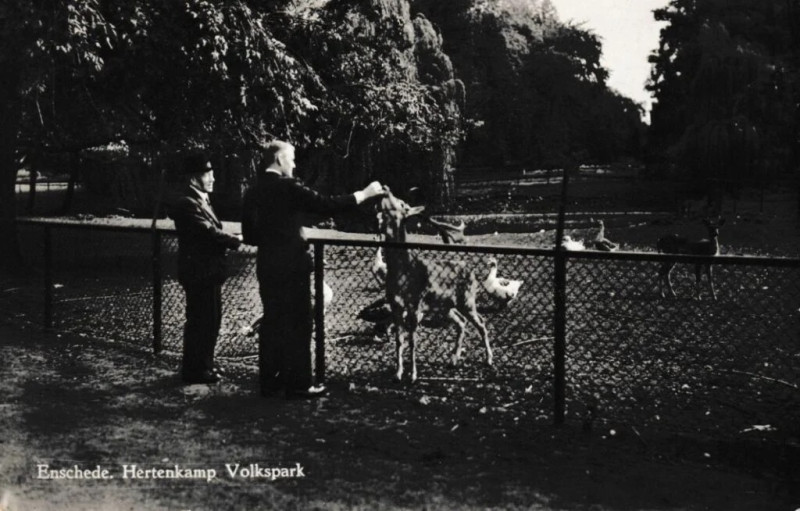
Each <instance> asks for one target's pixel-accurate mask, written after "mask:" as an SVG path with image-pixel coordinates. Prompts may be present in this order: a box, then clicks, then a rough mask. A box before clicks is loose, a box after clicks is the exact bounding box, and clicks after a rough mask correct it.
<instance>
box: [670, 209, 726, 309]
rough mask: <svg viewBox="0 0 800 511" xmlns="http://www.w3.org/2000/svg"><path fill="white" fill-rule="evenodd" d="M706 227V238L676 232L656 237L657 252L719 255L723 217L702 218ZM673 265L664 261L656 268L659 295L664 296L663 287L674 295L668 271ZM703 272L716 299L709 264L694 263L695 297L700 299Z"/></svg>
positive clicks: (672, 262)
mask: <svg viewBox="0 0 800 511" xmlns="http://www.w3.org/2000/svg"><path fill="white" fill-rule="evenodd" d="M703 223H704V224H705V226H706V228H707V229H708V238H703V239H700V240H690V239H688V238H686V237H684V236H679V235H677V234H670V235H667V236H664V237H661V238H659V239H658V242H657V243H656V248H657V249H658V251H659V252H661V253H664V254H685V255H696V256H716V255H719V228H720V227H722V225H723V224H725V219H724V218H720V219H718V220H717V221H712V220H710V219H705V220H703ZM674 267H675V262H674V261H666V262H663V263H661V267H660V268H659V269H658V280H659V284H660V286H661V297H662V298H666V293H665V289H669V293H670V295H671V296H672V297H673V298H674V297H675V290H673V289H672V280H671V279H670V273H672V269H673V268H674ZM703 273H705V274H706V277H707V278H708V286H709V287H710V288H711V296H712V298H713V299H714V300H716V299H717V292H716V291H715V290H714V281H713V280H712V279H711V265H710V264H695V267H694V276H695V298H696V299H698V300H699V299H700V280H701V277H702V274H703Z"/></svg>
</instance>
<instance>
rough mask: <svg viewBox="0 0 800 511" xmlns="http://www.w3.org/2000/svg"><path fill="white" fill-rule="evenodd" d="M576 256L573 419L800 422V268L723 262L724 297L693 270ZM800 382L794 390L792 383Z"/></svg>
mask: <svg viewBox="0 0 800 511" xmlns="http://www.w3.org/2000/svg"><path fill="white" fill-rule="evenodd" d="M660 264H661V263H658V262H644V261H608V260H580V259H579V260H572V261H570V263H569V264H568V274H567V279H568V280H567V300H568V301H567V367H566V374H567V382H568V383H567V390H568V392H567V414H568V418H570V419H573V420H581V421H583V422H584V423H585V424H586V425H587V426H590V425H591V423H592V422H593V421H597V420H604V419H611V420H630V421H632V422H633V423H635V424H639V425H643V426H645V427H646V426H653V427H658V428H659V429H672V430H683V431H687V430H690V431H704V432H708V433H716V434H729V433H733V432H736V431H742V430H744V429H746V428H748V427H752V426H754V425H762V426H763V425H770V427H777V428H784V429H783V430H784V431H791V429H792V427H793V426H791V425H792V424H796V423H797V419H798V418H800V413H799V412H800V409H799V407H798V404H797V399H796V397H797V387H796V386H797V383H798V381H797V374H799V373H798V369H800V353H799V352H798V346H800V344H799V343H798V341H799V340H800V339H798V333H800V273H799V272H798V269H797V268H770V267H756V266H738V265H737V266H724V265H714V269H713V271H714V277H713V278H714V283H715V285H716V288H717V295H718V299H717V300H713V299H712V297H711V294H710V291H709V290H708V284H707V281H706V280H705V278H704V279H703V282H702V285H701V286H700V287H701V293H700V296H699V298H695V297H694V296H695V276H694V268H693V266H694V265H686V264H679V265H677V266H676V268H675V270H674V272H673V277H672V278H673V283H674V286H675V292H676V295H677V296H676V297H675V298H672V297H668V298H662V297H661V294H660V292H659V286H658V282H657V273H658V268H659V266H660ZM793 386H794V388H793Z"/></svg>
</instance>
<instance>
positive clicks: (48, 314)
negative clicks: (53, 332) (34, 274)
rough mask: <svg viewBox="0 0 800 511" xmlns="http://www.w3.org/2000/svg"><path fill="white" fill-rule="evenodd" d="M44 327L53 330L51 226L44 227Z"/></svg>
mask: <svg viewBox="0 0 800 511" xmlns="http://www.w3.org/2000/svg"><path fill="white" fill-rule="evenodd" d="M44 327H45V328H47V329H50V328H53V241H52V233H51V232H50V226H49V225H45V226H44Z"/></svg>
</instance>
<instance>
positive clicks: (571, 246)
mask: <svg viewBox="0 0 800 511" xmlns="http://www.w3.org/2000/svg"><path fill="white" fill-rule="evenodd" d="M561 246H562V247H564V248H566V249H567V250H572V251H573V252H579V251H581V250H586V246H585V245H584V244H583V242H582V241H581V240H574V239H572V238H571V237H570V236H568V235H566V234H565V235H564V237H563V238H561Z"/></svg>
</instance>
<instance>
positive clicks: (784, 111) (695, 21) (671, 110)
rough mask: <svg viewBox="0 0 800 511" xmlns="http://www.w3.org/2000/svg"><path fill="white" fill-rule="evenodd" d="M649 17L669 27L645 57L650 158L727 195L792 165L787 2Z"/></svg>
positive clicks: (715, 3) (667, 11)
mask: <svg viewBox="0 0 800 511" xmlns="http://www.w3.org/2000/svg"><path fill="white" fill-rule="evenodd" d="M655 17H656V19H658V20H660V21H666V22H667V23H668V24H667V25H666V27H665V28H664V29H663V30H662V33H661V40H660V44H659V49H658V51H657V52H655V53H654V54H653V55H652V56H651V58H650V62H651V63H652V64H653V69H652V73H651V78H650V81H649V85H648V88H649V90H650V91H651V92H652V93H653V94H654V97H655V99H656V104H655V105H654V109H653V117H652V133H651V141H652V144H653V150H654V151H655V152H661V153H665V154H668V155H669V156H670V157H671V158H672V160H673V161H675V162H678V163H679V164H681V168H682V169H683V172H684V175H686V176H688V177H690V178H692V179H693V180H695V181H697V182H699V183H705V184H706V186H707V188H708V187H711V185H712V184H713V183H717V182H720V181H723V182H725V183H727V188H728V189H729V190H730V191H733V192H736V191H737V189H738V187H740V186H741V185H742V183H744V182H745V181H746V180H749V179H754V178H756V177H758V178H759V179H763V178H764V175H765V173H766V174H768V175H769V176H775V175H776V174H777V173H778V172H779V171H780V170H779V169H782V168H783V169H785V168H789V167H791V166H792V162H793V161H794V162H795V164H796V156H794V157H793V156H792V154H791V150H790V149H789V150H787V149H788V148H791V147H793V146H795V147H796V142H795V141H794V140H795V138H796V137H795V117H796V115H797V102H796V97H797V96H796V94H797V93H796V83H797V70H798V65H797V61H796V59H794V58H793V57H792V55H796V54H797V50H796V45H794V44H793V36H792V33H793V32H792V27H791V24H792V23H793V22H792V20H793V19H795V20H796V18H797V14H796V8H794V9H793V8H792V3H791V2H785V1H782V0H770V1H766V2H762V1H755V0H736V1H722V0H708V1H706V2H693V1H688V0H673V1H671V2H670V4H669V6H667V7H666V8H664V9H658V10H656V11H655ZM794 23H796V21H795V22H794Z"/></svg>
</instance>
